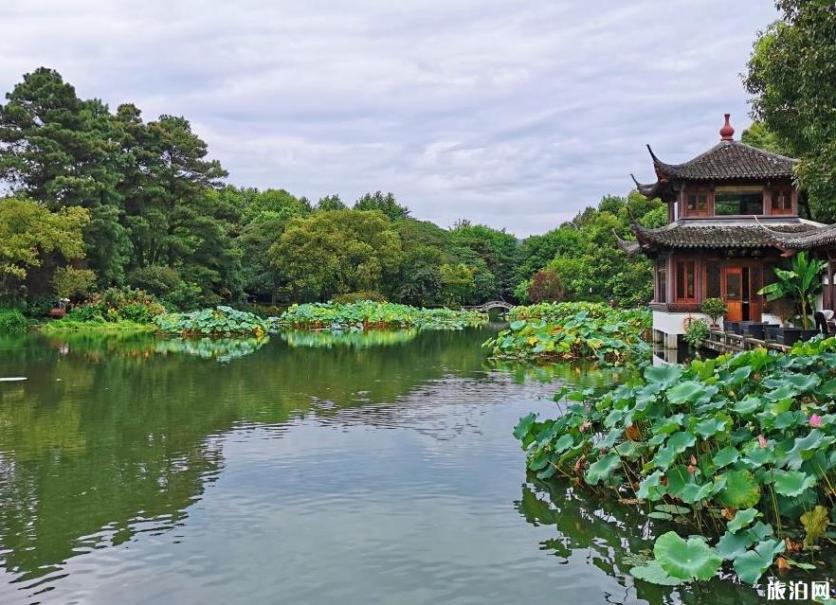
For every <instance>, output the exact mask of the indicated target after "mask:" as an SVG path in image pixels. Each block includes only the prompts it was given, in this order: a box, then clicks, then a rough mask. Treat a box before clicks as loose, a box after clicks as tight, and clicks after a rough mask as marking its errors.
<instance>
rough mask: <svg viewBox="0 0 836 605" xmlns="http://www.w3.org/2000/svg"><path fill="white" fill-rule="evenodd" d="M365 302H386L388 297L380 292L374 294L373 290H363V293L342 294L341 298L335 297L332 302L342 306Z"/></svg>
mask: <svg viewBox="0 0 836 605" xmlns="http://www.w3.org/2000/svg"><path fill="white" fill-rule="evenodd" d="M363 300H371V301H374V302H386V297H384V296H383V294H381V293H380V292H374V291H372V290H363V291H362V292H349V293H348V294H340V295H339V296H335V297H334V298H333V299H332V302H335V303H337V304H341V305H346V304H351V303H356V302H360V301H363Z"/></svg>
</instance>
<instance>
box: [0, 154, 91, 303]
mask: <svg viewBox="0 0 836 605" xmlns="http://www.w3.org/2000/svg"><path fill="white" fill-rule="evenodd" d="M0 140H2V139H0ZM0 149H1V148H0ZM0 154H2V151H0ZM89 220H90V215H89V213H88V212H87V211H86V210H84V209H82V208H65V209H62V210H60V211H59V212H50V211H49V209H48V208H47V207H46V206H44V205H43V204H40V203H38V202H35V201H32V200H29V199H23V198H0V294H2V295H4V296H9V295H12V294H13V293H14V289H15V287H16V286H18V285H20V284H24V283H25V281H26V278H27V276H28V275H29V272H30V270H32V269H34V268H36V267H41V266H42V265H43V264H44V262H45V261H46V260H47V259H48V258H50V257H51V255H52V254H53V253H58V254H59V255H60V256H61V257H63V259H64V260H65V261H69V260H73V259H79V258H82V257H83V256H84V240H83V235H82V233H83V229H84V228H85V226H86V225H87V224H88V223H89Z"/></svg>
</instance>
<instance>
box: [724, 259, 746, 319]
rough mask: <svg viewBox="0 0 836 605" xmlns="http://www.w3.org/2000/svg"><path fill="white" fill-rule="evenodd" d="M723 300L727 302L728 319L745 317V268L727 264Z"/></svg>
mask: <svg viewBox="0 0 836 605" xmlns="http://www.w3.org/2000/svg"><path fill="white" fill-rule="evenodd" d="M723 300H724V301H725V302H726V319H727V320H728V321H740V320H742V319H743V268H742V267H741V266H739V265H736V266H727V267H726V268H725V269H724V270H723Z"/></svg>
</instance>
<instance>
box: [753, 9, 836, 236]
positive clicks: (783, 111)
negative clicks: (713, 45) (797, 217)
mask: <svg viewBox="0 0 836 605" xmlns="http://www.w3.org/2000/svg"><path fill="white" fill-rule="evenodd" d="M776 4H777V6H778V9H779V10H780V11H781V18H780V20H779V21H777V22H776V23H774V24H773V25H772V26H771V27H769V28H768V29H767V30H766V31H765V32H763V33H762V34H761V35H760V36H759V37H758V39H757V40H756V41H755V44H754V49H753V51H752V56H751V58H750V59H749V64H748V73H747V74H746V77H745V80H744V83H745V85H746V89H747V90H748V91H749V93H751V94H752V95H753V96H754V98H753V100H752V112H753V114H754V117H755V118H756V119H757V120H758V121H760V122H763V125H764V126H765V127H766V129H767V130H768V131H770V132H771V133H774V135H775V138H777V140H778V143H779V145H780V148H782V149H786V150H787V151H788V152H789V153H790V155H793V156H795V157H798V158H800V159H801V163H800V165H799V166H798V169H797V177H798V180H799V183H800V185H801V186H802V187H803V188H804V189H806V190H807V192H808V195H809V203H810V210H811V213H812V218H815V219H816V220H819V221H823V222H827V223H830V222H834V221H836V207H834V205H833V200H834V199H836V120H834V107H836V84H834V82H836V16H834V11H833V3H832V2H829V1H828V0H778V1H777V2H776Z"/></svg>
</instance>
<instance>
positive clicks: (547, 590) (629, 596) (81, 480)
mask: <svg viewBox="0 0 836 605" xmlns="http://www.w3.org/2000/svg"><path fill="white" fill-rule="evenodd" d="M495 333H496V330H495V329H492V328H490V327H482V328H470V329H464V330H458V331H436V330H417V331H416V330H409V331H406V332H403V333H390V334H386V333H376V332H370V333H356V332H348V333H345V334H343V335H340V334H338V333H317V334H310V333H299V332H287V333H283V334H279V335H268V336H264V337H262V336H258V335H255V336H253V337H252V338H244V339H222V340H209V339H198V340H187V339H178V338H171V339H161V338H155V337H153V336H150V335H146V334H137V335H123V336H121V337H93V336H89V335H88V336H82V335H78V336H76V337H72V336H62V337H47V336H44V335H33V336H27V337H21V338H17V339H14V340H4V341H0V376H2V377H21V378H25V379H26V380H20V381H7V382H0V602H2V603H12V604H16V603H21V604H22V603H93V604H96V603H114V602H119V603H178V604H189V603H201V604H205V603H241V602H251V603H277V602H282V603H284V602H286V603H334V602H340V603H344V604H350V603H362V604H366V603H399V604H400V603H410V604H411V603H462V604H465V603H578V604H581V603H652V604H661V603H707V604H709V603H710V604H712V605H715V604H723V603H728V604H732V603H735V604H737V603H759V602H762V600H763V597H761V596H759V595H758V593H757V592H756V591H755V589H753V588H751V587H749V586H745V585H741V584H737V583H735V582H733V581H730V580H728V579H726V580H724V579H720V578H714V579H712V580H711V581H709V582H706V583H698V584H693V585H685V586H675V587H670V586H656V585H653V584H649V583H647V582H643V581H637V580H634V579H633V577H632V576H631V575H630V573H629V571H630V570H631V569H632V568H634V567H636V566H637V565H642V564H644V563H646V561H647V560H648V558H649V557H651V556H652V548H653V544H654V539H655V538H656V537H657V536H658V535H660V534H661V533H664V532H665V531H667V530H668V529H669V526H670V523H669V522H667V521H663V520H658V519H650V518H648V517H647V515H645V514H642V513H641V512H640V511H639V510H638V509H637V508H636V507H635V506H629V505H624V504H622V503H619V502H618V501H616V500H614V499H612V498H610V497H604V496H602V495H601V494H599V493H597V492H595V491H591V490H582V489H578V488H577V486H576V485H574V484H573V483H572V481H570V480H565V481H563V480H552V481H550V482H548V483H546V482H542V481H540V480H539V479H537V478H536V477H535V476H534V475H533V474H531V475H527V474H526V470H525V453H524V452H523V451H522V450H521V449H520V446H519V442H518V440H517V439H516V438H515V437H514V435H513V434H512V429H513V427H514V425H515V424H517V421H518V419H519V418H520V417H522V416H524V415H526V414H528V413H529V412H531V411H535V412H540V413H541V416H542V417H547V416H553V415H554V413H555V404H554V402H552V400H551V398H552V395H553V394H554V392H555V391H557V390H558V389H559V388H560V386H561V385H562V384H568V385H572V386H574V387H579V388H581V389H587V388H595V389H597V388H601V387H603V386H605V385H612V384H620V383H624V382H626V381H627V380H628V379H629V376H630V372H631V370H629V369H626V368H612V369H607V370H596V369H595V368H594V366H591V365H589V364H588V363H586V362H583V363H573V364H558V365H548V366H529V365H523V364H518V363H516V362H503V364H505V365H494V364H492V363H491V362H489V361H488V360H487V359H486V350H485V348H483V347H482V346H481V344H482V343H483V342H484V341H486V340H487V339H488V338H489V337H491V336H493V335H494V334H495Z"/></svg>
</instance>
